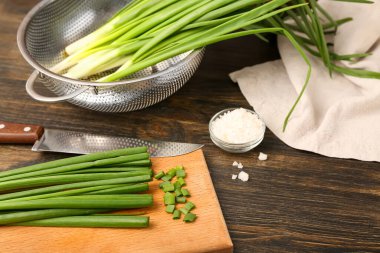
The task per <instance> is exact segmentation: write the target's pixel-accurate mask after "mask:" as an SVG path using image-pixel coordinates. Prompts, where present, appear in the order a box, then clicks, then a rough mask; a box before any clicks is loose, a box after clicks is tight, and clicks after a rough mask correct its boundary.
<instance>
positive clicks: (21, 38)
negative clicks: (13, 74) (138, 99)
mask: <svg viewBox="0 0 380 253" xmlns="http://www.w3.org/2000/svg"><path fill="white" fill-rule="evenodd" d="M55 1H56V0H42V1H41V2H39V3H38V4H36V5H35V6H34V7H33V8H32V9H31V10H30V11H29V12H28V13H27V14H26V16H25V17H24V19H23V20H22V22H21V24H20V26H19V28H18V30H17V46H18V48H19V50H20V52H21V54H22V56H23V57H24V59H25V60H26V61H27V62H28V63H29V64H30V65H31V66H32V67H33V68H34V69H35V70H38V71H39V72H40V73H42V74H44V75H46V76H48V77H50V78H54V79H56V80H59V81H62V82H68V83H72V84H76V85H83V86H92V87H107V86H118V85H125V84H134V83H138V82H142V81H147V80H150V79H153V78H156V77H159V76H162V75H164V74H166V73H168V72H170V71H172V70H173V69H176V68H179V67H181V66H183V65H185V64H187V63H188V62H190V61H191V60H192V59H194V58H195V57H196V56H198V54H201V53H202V52H203V50H204V48H200V49H195V50H192V51H188V52H190V53H189V54H188V55H187V56H186V57H185V58H183V59H182V60H180V61H179V62H177V63H176V64H174V65H172V66H170V67H168V68H166V69H164V70H160V71H158V72H156V73H154V74H151V75H148V76H144V77H141V78H135V79H129V80H124V81H117V82H105V83H98V82H89V81H82V80H76V79H71V78H68V77H65V76H62V75H59V74H56V73H54V72H52V71H50V70H49V69H47V68H45V67H43V66H42V65H41V64H39V63H38V62H37V61H36V60H34V59H33V57H32V56H31V55H30V53H29V51H28V49H27V48H26V43H25V33H26V29H27V27H28V25H29V23H30V22H31V20H32V19H33V17H34V16H35V15H36V14H37V13H38V12H40V11H41V10H42V9H43V8H44V7H46V6H47V5H49V4H50V3H52V2H55Z"/></svg>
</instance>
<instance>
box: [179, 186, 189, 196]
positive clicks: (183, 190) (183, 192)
mask: <svg viewBox="0 0 380 253" xmlns="http://www.w3.org/2000/svg"><path fill="white" fill-rule="evenodd" d="M181 192H182V195H183V196H185V197H190V196H191V195H190V192H189V191H188V190H187V189H185V188H182V189H181Z"/></svg>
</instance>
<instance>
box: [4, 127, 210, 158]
mask: <svg viewBox="0 0 380 253" xmlns="http://www.w3.org/2000/svg"><path fill="white" fill-rule="evenodd" d="M0 143H8V144H17V143H18V144H34V145H33V147H32V150H33V151H49V152H61V153H71V154H89V153H95V152H102V151H107V150H114V149H121V148H128V147H137V146H147V147H148V151H149V153H150V155H151V156H152V157H171V156H178V155H184V154H188V153H191V152H193V151H195V150H197V149H200V148H202V147H203V145H202V144H193V143H181V142H167V141H157V140H141V139H136V138H129V137H123V136H110V135H99V134H92V133H84V132H77V131H69V130H62V129H49V128H44V127H42V126H37V125H28V124H16V123H10V122H4V121H0Z"/></svg>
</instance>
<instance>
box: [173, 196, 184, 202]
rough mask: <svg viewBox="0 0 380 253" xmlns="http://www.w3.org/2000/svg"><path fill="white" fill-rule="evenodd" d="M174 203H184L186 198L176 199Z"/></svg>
mask: <svg viewBox="0 0 380 253" xmlns="http://www.w3.org/2000/svg"><path fill="white" fill-rule="evenodd" d="M175 201H176V202H177V203H186V197H176V198H175Z"/></svg>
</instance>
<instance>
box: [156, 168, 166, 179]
mask: <svg viewBox="0 0 380 253" xmlns="http://www.w3.org/2000/svg"><path fill="white" fill-rule="evenodd" d="M163 176H165V172H163V171H162V170H161V171H160V172H158V173H157V174H156V175H155V176H154V178H155V179H160V178H162V177H163Z"/></svg>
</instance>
